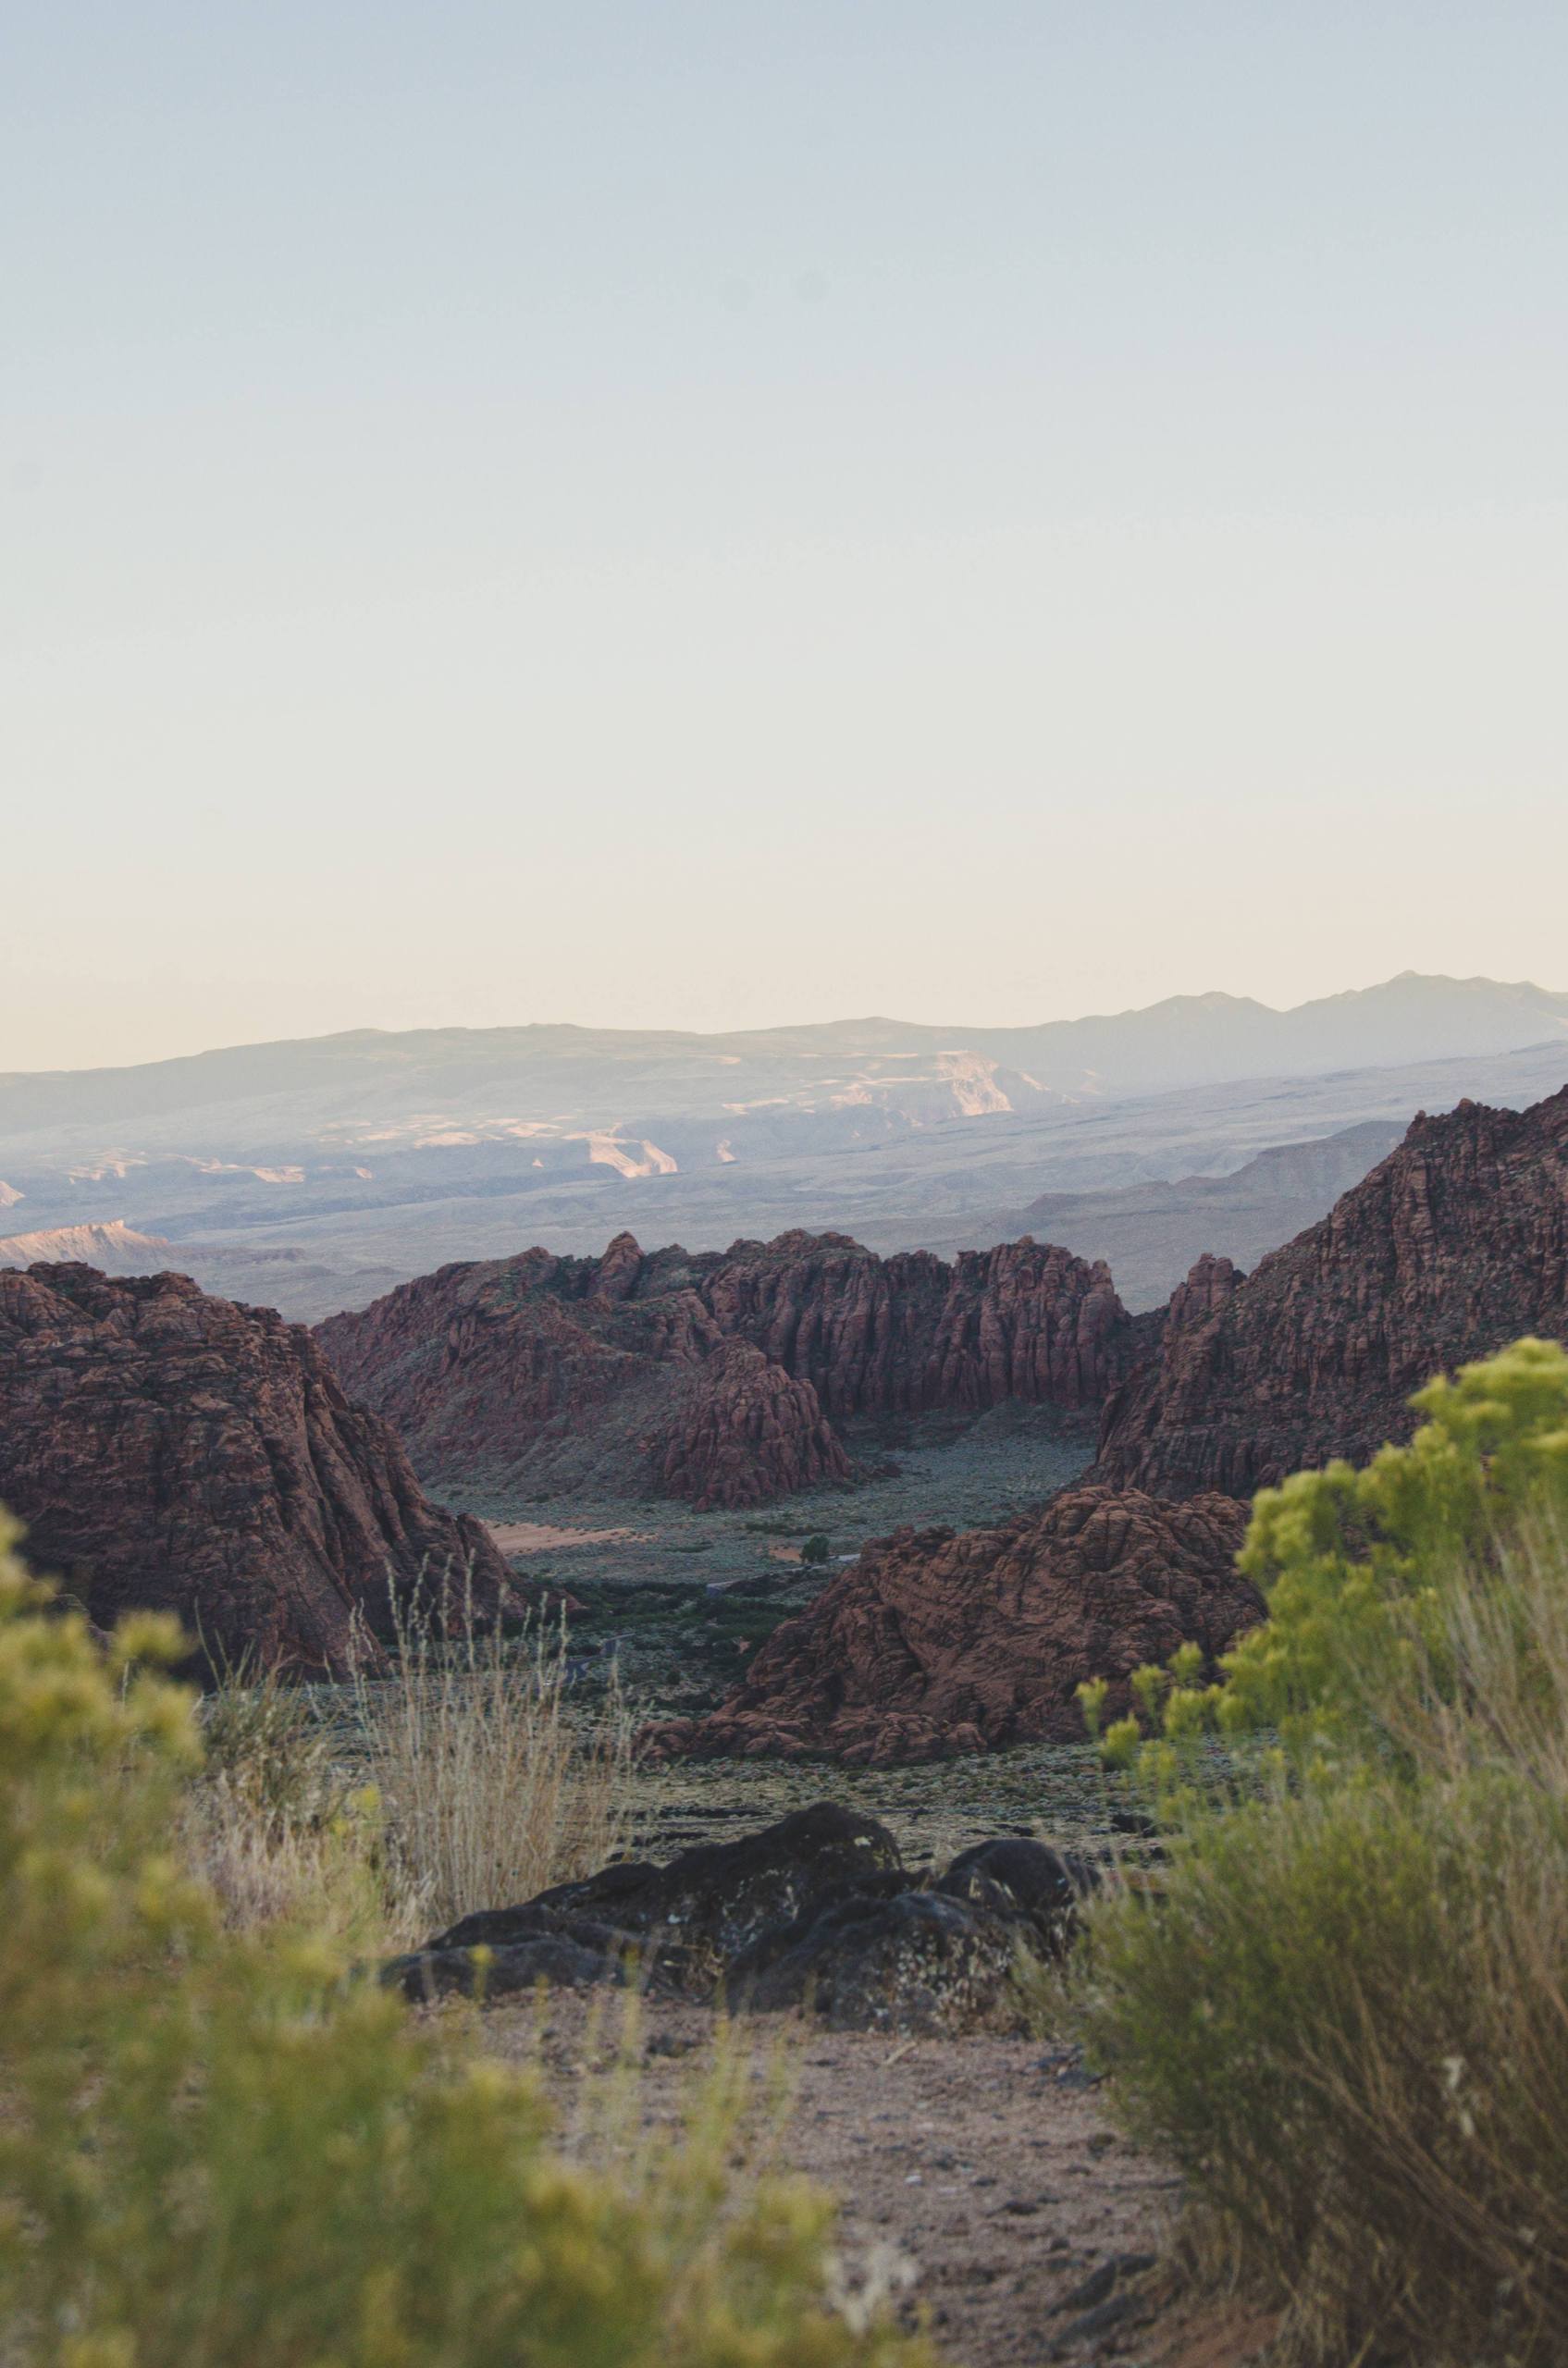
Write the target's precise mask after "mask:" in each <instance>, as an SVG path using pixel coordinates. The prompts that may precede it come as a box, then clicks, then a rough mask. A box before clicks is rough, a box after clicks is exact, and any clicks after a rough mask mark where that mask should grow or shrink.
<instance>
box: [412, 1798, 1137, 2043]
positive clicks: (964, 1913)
mask: <svg viewBox="0 0 1568 2368" xmlns="http://www.w3.org/2000/svg"><path fill="white" fill-rule="evenodd" d="M1094 1880H1095V1875H1094V1870H1093V1869H1092V1868H1090V1867H1088V1866H1087V1865H1084V1864H1082V1863H1080V1862H1079V1861H1077V1860H1073V1859H1069V1858H1065V1857H1063V1856H1059V1855H1058V1854H1057V1853H1056V1851H1053V1850H1050V1849H1048V1848H1046V1847H1045V1846H1044V1844H1040V1843H1034V1842H1027V1841H1019V1840H999V1841H995V1842H989V1843H982V1844H979V1845H978V1846H977V1847H976V1848H975V1849H973V1850H968V1851H965V1852H963V1853H961V1854H960V1856H958V1857H957V1858H956V1859H955V1860H954V1861H953V1863H952V1865H951V1866H950V1867H949V1868H948V1869H946V1870H945V1873H944V1874H943V1875H942V1876H941V1877H939V1878H938V1880H937V1881H935V1882H934V1883H933V1884H928V1883H919V1882H916V1881H913V1880H912V1879H911V1877H910V1876H909V1875H908V1874H907V1872H906V1871H905V1869H904V1868H903V1865H902V1863H901V1861H900V1858H899V1854H898V1848H897V1845H896V1844H895V1841H894V1839H893V1837H892V1835H891V1834H890V1833H889V1832H887V1830H886V1828H885V1827H883V1826H881V1825H878V1824H877V1823H876V1822H875V1821H874V1820H873V1819H870V1818H864V1817H860V1816H858V1815H857V1814H856V1813H855V1812H854V1811H853V1810H849V1809H844V1808H839V1807H834V1806H833V1804H832V1803H829V1802H822V1803H819V1804H818V1805H817V1806H816V1807H812V1808H809V1809H801V1810H797V1811H796V1812H795V1814H794V1815H792V1816H790V1817H786V1818H782V1819H780V1820H779V1821H778V1823H777V1824H775V1825H771V1826H768V1827H766V1828H765V1829H764V1830H763V1831H762V1832H759V1833H751V1834H747V1835H744V1836H742V1837H741V1839H739V1840H738V1841H735V1842H729V1843H720V1844H712V1845H710V1846H709V1847H706V1848H703V1849H698V1850H687V1851H685V1852H683V1853H682V1854H681V1856H679V1857H677V1858H675V1859H673V1860H672V1861H671V1863H670V1864H669V1865H668V1866H664V1867H655V1866H647V1865H642V1864H639V1863H636V1862H629V1863H623V1864H620V1865H616V1866H611V1867H607V1868H605V1869H602V1870H601V1872H600V1873H599V1874H597V1875H593V1876H590V1877H589V1878H588V1879H587V1880H586V1881H582V1882H574V1883H562V1884H559V1885H557V1886H556V1887H555V1888H554V1889H553V1890H551V1891H548V1892H544V1893H541V1894H540V1895H539V1897H538V1898H537V1899H535V1900H529V1901H526V1902H525V1903H524V1904H523V1905H521V1906H516V1907H505V1908H493V1909H487V1910H484V1911H482V1912H480V1913H479V1914H476V1915H473V1916H467V1917H464V1918H463V1919H462V1921H461V1922H459V1923H457V1924H454V1925H452V1926H451V1928H450V1930H447V1931H445V1932H441V1933H438V1934H437V1935H436V1937H435V1938H434V1939H433V1940H432V1941H430V1942H428V1943H426V1946H425V1947H424V1948H423V1949H421V1950H416V1951H414V1952H413V1953H412V1954H410V1955H406V1956H401V1957H397V1958H394V1959H393V1960H392V1961H391V1963H390V1964H389V1965H387V1966H385V1967H382V1969H381V1977H380V1978H381V1980H383V1981H384V1982H386V1983H387V1984H389V1986H391V1987H394V1988H397V1989H400V1990H401V1991H402V1992H404V1994H405V1995H406V1996H408V1997H410V1998H412V1999H414V2001H415V2002H416V2003H423V2002H426V2001H428V2000H431V1999H435V1998H438V1997H442V1996H445V1995H447V1994H449V1993H450V1992H454V1991H455V1992H462V1993H463V1994H464V1995H466V1996H475V1997H480V1998H482V1999H484V2000H487V2001H493V2000H498V1999H501V1998H504V1997H508V1996H512V1995H514V1994H515V1993H516V1992H518V1991H519V1990H524V1989H530V1988H532V1987H533V1986H534V1985H535V1984H536V1983H537V1982H540V1981H545V1982H555V1983H560V1984H562V1985H564V1986H569V1987H572V1988H580V1987H582V1986H584V1985H586V1984H587V1983H590V1982H595V1981H625V1980H633V1979H635V1980H638V1981H639V1982H641V1983H643V1984H645V1985H647V1986H648V1987H650V1988H652V1989H653V1990H654V1991H655V1992H662V1993H665V1994H685V1995H686V1996H688V1997H697V1998H702V1999H707V2000H710V2001H711V2002H713V2003H714V2004H724V2005H729V2006H733V2007H735V2008H736V2009H738V2010H740V2011H743V2012H748V2013H769V2012H777V2011H780V2010H783V2009H785V2008H804V2009H806V2010H808V2011H809V2012H810V2013H812V2014H813V2015H815V2016H817V2017H820V2018H821V2019H822V2020H823V2021H825V2022H827V2023H829V2024H830V2025H831V2026H832V2027H833V2029H841V2030H886V2031H908V2032H913V2033H942V2032H945V2033H957V2032H964V2031H979V2030H1015V2029H1019V2028H1020V2026H1021V2021H1022V2017H1023V2004H1022V2001H1021V1998H1020V1994H1019V1970H1020V1964H1021V1962H1022V1961H1023V1960H1024V1959H1026V1958H1032V1959H1034V1960H1036V1961H1039V1960H1042V1959H1043V1958H1045V1957H1048V1956H1051V1955H1057V1954H1059V1953H1060V1951H1061V1949H1062V1948H1063V1947H1064V1946H1065V1944H1066V1942H1067V1939H1068V1935H1069V1933H1070V1930H1071V1928H1072V1918H1073V1914H1074V1909H1075V1906H1076V1903H1077V1901H1078V1900H1079V1899H1080V1897H1081V1896H1082V1894H1083V1893H1084V1892H1085V1891H1086V1890H1087V1889H1088V1888H1089V1887H1090V1886H1091V1885H1092V1884H1093V1881H1094Z"/></svg>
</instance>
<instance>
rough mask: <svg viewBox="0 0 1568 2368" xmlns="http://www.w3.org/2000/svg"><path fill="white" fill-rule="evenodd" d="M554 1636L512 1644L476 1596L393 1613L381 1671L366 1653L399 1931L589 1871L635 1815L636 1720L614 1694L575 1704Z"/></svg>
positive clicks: (375, 1777) (365, 1710)
mask: <svg viewBox="0 0 1568 2368" xmlns="http://www.w3.org/2000/svg"><path fill="white" fill-rule="evenodd" d="M569 1674H570V1673H569V1669H568V1663H567V1655H566V1638H565V1631H564V1628H563V1627H552V1626H551V1625H550V1624H549V1621H548V1619H547V1618H546V1617H545V1616H543V1615H540V1616H539V1617H538V1618H537V1619H536V1620H535V1621H534V1622H531V1623H530V1624H529V1625H528V1627H527V1628H526V1629H525V1633H524V1634H522V1635H521V1636H520V1637H519V1636H516V1635H512V1636H510V1637H509V1636H503V1635H502V1634H501V1633H500V1630H499V1628H497V1627H496V1626H494V1625H493V1624H492V1625H488V1626H487V1625H483V1624H482V1623H481V1622H479V1621H477V1620H476V1619H475V1615H474V1609H473V1605H472V1601H471V1600H469V1599H466V1598H464V1599H462V1600H459V1601H457V1602H455V1603H454V1602H450V1601H449V1602H447V1603H445V1604H438V1605H436V1606H435V1607H433V1608H432V1609H430V1610H414V1611H409V1610H404V1609H403V1608H402V1607H401V1606H398V1607H394V1642H393V1646H392V1648H391V1653H390V1668H389V1670H387V1669H386V1667H385V1664H384V1662H383V1664H382V1665H381V1666H379V1667H378V1666H377V1664H376V1662H373V1660H372V1659H371V1656H370V1655H369V1654H368V1653H365V1654H364V1656H362V1659H361V1662H360V1667H359V1671H358V1674H357V1675H356V1678H355V1681H354V1687H353V1698H354V1705H355V1710H356V1715H357V1721H358V1725H359V1730H360V1738H361V1743H362V1747H363V1750H364V1762H365V1767H366V1772H367V1774H368V1775H369V1777H370V1780H371V1782H373V1784H374V1785H375V1787H376V1791H377V1795H378V1797H379V1800H380V1804H381V1809H382V1814H383V1817H384V1819H385V1832H386V1850H387V1856H388V1880H389V1888H390V1891H391V1894H392V1896H393V1898H394V1900H395V1901H396V1903H397V1906H398V1910H399V1914H400V1918H401V1920H402V1921H403V1923H404V1924H405V1926H406V1925H409V1924H411V1923H412V1924H413V1925H417V1926H418V1927H420V1928H421V1929H422V1930H424V1931H426V1932H428V1931H432V1930H438V1929H440V1928H442V1927H444V1926H446V1925H448V1924H451V1923H453V1922H455V1921H456V1919H457V1918H459V1917H461V1916H466V1915H468V1914H470V1913H471V1912H473V1911H474V1910H475V1909H478V1908H486V1907H501V1906H509V1905H511V1904H512V1903H513V1902H515V1901H518V1900H522V1899H527V1898H530V1897H531V1896H532V1895H533V1894H534V1893H537V1892H540V1891H543V1890H545V1889H547V1888H548V1887H549V1885H550V1884H552V1883H558V1882H565V1881H571V1880H572V1879H573V1878H574V1877H577V1876H581V1875H586V1874H589V1873H591V1872H593V1871H594V1870H595V1869H597V1868H599V1867H600V1866H602V1865H604V1863H605V1862H606V1861H607V1860H608V1859H609V1858H611V1857H612V1856H615V1854H616V1853H617V1852H618V1851H619V1850H620V1848H621V1847H622V1845H623V1839H624V1834H625V1830H626V1823H627V1819H628V1816H629V1813H630V1809H631V1806H632V1781H633V1773H634V1755H633V1747H632V1735H633V1729H634V1721H633V1719H632V1717H631V1714H630V1713H629V1711H628V1710H627V1708H626V1707H625V1705H624V1704H623V1701H622V1699H621V1697H620V1695H619V1693H618V1691H617V1690H616V1688H615V1686H614V1684H613V1683H611V1687H610V1689H609V1692H608V1695H607V1696H606V1697H605V1698H604V1700H603V1701H602V1703H601V1704H600V1705H599V1707H598V1708H596V1709H594V1710H592V1711H591V1712H589V1711H586V1710H585V1711H581V1712H578V1711H576V1710H575V1706H574V1705H573V1704H571V1703H570V1702H569V1701H568V1684H569Z"/></svg>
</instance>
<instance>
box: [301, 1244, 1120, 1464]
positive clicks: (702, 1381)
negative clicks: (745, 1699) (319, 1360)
mask: <svg viewBox="0 0 1568 2368" xmlns="http://www.w3.org/2000/svg"><path fill="white" fill-rule="evenodd" d="M315 1337H316V1338H317V1339H318V1341H319V1342H320V1344H321V1347H322V1348H323V1350H324V1351H326V1353H327V1357H328V1358H329V1359H330V1360H331V1362H332V1363H333V1364H334V1366H335V1367H336V1369H337V1371H338V1373H339V1375H340V1377H341V1379H342V1382H343V1384H344V1387H345V1388H347V1389H348V1390H349V1391H350V1392H351V1393H352V1395H353V1396H354V1397H356V1398H358V1399H362V1400H364V1403H365V1404H366V1405H368V1406H371V1407H373V1408H374V1409H375V1410H376V1411H377V1412H378V1413H381V1414H383V1415H385V1416H386V1418H387V1419H388V1420H389V1422H390V1423H392V1424H393V1425H395V1427H396V1428H397V1430H398V1432H399V1434H400V1436H401V1437H402V1438H403V1440H404V1441H405V1442H406V1444H407V1446H408V1449H409V1452H410V1455H411V1456H412V1458H413V1461H414V1467H415V1469H416V1470H417V1471H418V1472H419V1474H420V1475H421V1477H422V1478H423V1479H425V1480H426V1481H427V1482H428V1483H429V1485H431V1486H442V1487H444V1488H449V1489H450V1488H453V1487H462V1488H468V1489H473V1488H475V1487H485V1488H488V1489H490V1490H492V1491H500V1490H507V1491H511V1492H513V1493H515V1492H517V1491H519V1490H529V1489H533V1490H536V1491H543V1490H545V1489H547V1488H548V1489H552V1490H555V1491H562V1490H566V1489H577V1490H579V1491H582V1490H588V1489H592V1490H594V1491H596V1492H598V1493H599V1494H617V1493H619V1494H623V1495H630V1496H636V1495H644V1494H648V1493H665V1494H674V1495H680V1496H685V1497H687V1498H689V1499H690V1500H691V1501H692V1502H693V1503H694V1504H696V1505H697V1506H698V1508H699V1509H708V1508H710V1507H714V1506H725V1507H732V1508H733V1507H735V1506H737V1505H745V1504H758V1503H763V1502H766V1501H768V1500H769V1499H772V1498H773V1497H777V1496H779V1495H781V1494H784V1493H785V1492H786V1491H788V1490H791V1489H794V1488H798V1487H800V1486H806V1485H817V1484H820V1483H821V1482H822V1481H823V1480H832V1479H837V1480H847V1479H848V1478H849V1476H850V1459H849V1457H848V1454H847V1452H846V1448H845V1446H844V1444H843V1443H842V1441H841V1439H840V1437H839V1435H838V1432H837V1429H836V1426H837V1425H840V1424H842V1423H845V1422H850V1421H854V1420H856V1419H865V1418H874V1417H879V1416H888V1415H909V1414H916V1413H921V1412H931V1411H938V1410H940V1411H945V1412H958V1413H962V1414H969V1415H972V1414H977V1413H980V1412H982V1411H983V1410H984V1409H986V1408H988V1407H992V1406H995V1405H998V1404H1000V1403H1002V1402H1003V1401H1004V1400H1019V1401H1021V1402H1023V1403H1026V1404H1032V1405H1048V1406H1053V1407H1056V1408H1058V1409H1060V1410H1062V1411H1063V1412H1064V1413H1069V1414H1075V1415H1083V1414H1086V1413H1088V1412H1092V1411H1093V1410H1094V1409H1096V1408H1097V1407H1098V1406H1099V1405H1100V1404H1101V1402H1102V1401H1103V1400H1105V1397H1106V1396H1107V1394H1108V1393H1109V1392H1110V1391H1111V1390H1113V1389H1114V1388H1116V1387H1117V1384H1118V1383H1119V1382H1121V1381H1122V1380H1123V1379H1124V1378H1125V1377H1126V1376H1127V1375H1129V1374H1130V1372H1131V1370H1132V1368H1133V1366H1134V1364H1135V1363H1137V1362H1138V1359H1139V1357H1140V1355H1141V1354H1142V1352H1143V1351H1144V1349H1145V1347H1146V1346H1148V1345H1150V1343H1151V1339H1152V1335H1151V1333H1150V1328H1149V1324H1148V1322H1147V1320H1146V1319H1140V1318H1134V1317H1132V1316H1130V1315H1129V1314H1128V1312H1127V1310H1126V1309H1125V1308H1124V1307H1123V1306H1122V1304H1121V1301H1119V1300H1118V1298H1117V1294H1116V1290H1115V1287H1114V1285H1113V1284H1112V1281H1111V1278H1110V1275H1109V1272H1108V1271H1107V1269H1106V1268H1105V1266H1103V1265H1089V1264H1085V1262H1084V1261H1083V1260H1081V1259H1077V1258H1074V1257H1072V1256H1070V1255H1069V1253H1068V1252H1066V1251H1062V1250H1059V1249H1055V1248H1051V1247H1049V1246H1047V1245H1042V1244H1039V1243H1036V1242H1034V1241H1032V1240H1028V1239H1025V1240H1021V1241H1017V1242H1009V1243H1005V1244H1003V1245H1002V1246H1000V1247H999V1248H997V1249H994V1250H991V1251H987V1252H963V1253H960V1255H959V1256H958V1257H957V1259H956V1260H955V1261H954V1262H953V1263H952V1264H950V1265H949V1264H945V1262H944V1261H943V1260H941V1259H939V1258H936V1257H934V1256H932V1254H931V1253H929V1252H908V1253H905V1254H901V1255H897V1256H895V1257H891V1258H885V1259H884V1258H882V1257H879V1256H878V1255H877V1254H876V1253H875V1252H871V1251H868V1250H866V1249H864V1248H863V1247H861V1245H859V1244H858V1243H857V1242H854V1241H851V1240H847V1239H846V1237H845V1236H843V1235H838V1234H821V1235H811V1234H806V1233H790V1234H784V1235H781V1236H780V1237H779V1238H778V1240H774V1241H772V1242H767V1243H763V1242H736V1243H735V1244H734V1245H733V1246H732V1248H731V1249H730V1250H729V1251H727V1252H705V1253H701V1254H698V1255H695V1256H694V1255H690V1254H688V1253H687V1252H685V1251H684V1250H681V1249H678V1248H671V1249H665V1250H661V1251H657V1252H651V1253H648V1254H645V1253H644V1252H642V1251H641V1250H640V1249H639V1247H638V1245H637V1243H636V1241H635V1240H633V1239H632V1237H631V1236H630V1235H629V1234H622V1235H620V1236H618V1237H617V1239H616V1240H614V1241H612V1242H611V1244H610V1247H609V1248H608V1250H607V1251H606V1252H605V1253H604V1255H603V1257H602V1258H599V1259H597V1260H596V1259H577V1258H559V1257H553V1256H551V1255H550V1253H549V1252H547V1251H543V1250H530V1251H527V1252H524V1253H523V1254H522V1255H521V1256H520V1257H516V1258H510V1259H498V1260H494V1261H490V1262H487V1263H485V1264H473V1265H456V1266H448V1267H443V1268H441V1269H440V1270H439V1271H438V1273H436V1274H434V1275H430V1276H426V1277H423V1278H422V1279H421V1280H420V1281H418V1282H414V1283H410V1284H407V1285H404V1286H403V1287H401V1289H398V1290H395V1291H392V1292H389V1294H388V1295H387V1296H386V1297H385V1298H384V1299H381V1300H378V1301H376V1302H375V1303H374V1304H373V1305H372V1306H371V1307H369V1308H366V1309H364V1311H362V1312H360V1313H358V1314H342V1315H339V1316H334V1317H332V1318H330V1319H329V1320H328V1321H327V1322H326V1323H324V1324H323V1325H321V1326H319V1327H318V1328H317V1332H316V1336H315ZM743 1445H744V1448H745V1450H746V1451H745V1452H744V1453H743V1452H739V1451H738V1450H739V1449H740V1448H741V1447H742V1446H743Z"/></svg>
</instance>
